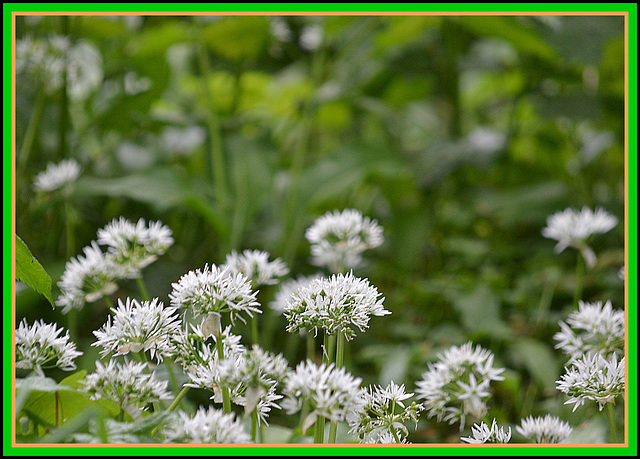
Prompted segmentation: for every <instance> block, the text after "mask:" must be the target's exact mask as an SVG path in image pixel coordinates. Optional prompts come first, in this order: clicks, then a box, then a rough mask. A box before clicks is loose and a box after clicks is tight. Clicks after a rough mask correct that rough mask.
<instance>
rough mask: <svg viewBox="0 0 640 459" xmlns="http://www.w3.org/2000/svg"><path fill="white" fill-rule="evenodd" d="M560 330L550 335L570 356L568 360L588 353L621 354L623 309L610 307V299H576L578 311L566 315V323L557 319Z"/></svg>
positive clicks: (622, 344) (622, 346) (623, 330)
mask: <svg viewBox="0 0 640 459" xmlns="http://www.w3.org/2000/svg"><path fill="white" fill-rule="evenodd" d="M559 325H560V329H561V331H560V332H558V333H556V334H555V335H554V337H553V338H554V339H555V340H556V341H558V344H556V346H555V347H556V349H561V350H562V351H563V352H564V353H565V354H567V355H569V356H570V357H571V360H569V362H570V363H571V362H573V361H574V360H575V359H577V358H579V357H581V356H582V355H584V354H587V353H589V352H591V353H597V352H599V353H602V354H603V356H604V357H608V356H609V355H610V354H612V353H618V354H622V353H623V349H624V334H625V329H624V311H622V310H620V309H617V310H613V308H612V307H611V302H610V301H607V302H606V303H605V304H604V306H603V305H602V301H598V302H596V303H586V302H583V301H580V302H579V304H578V310H577V311H574V312H572V313H571V314H569V317H568V318H567V322H566V323H565V322H562V321H560V322H559Z"/></svg>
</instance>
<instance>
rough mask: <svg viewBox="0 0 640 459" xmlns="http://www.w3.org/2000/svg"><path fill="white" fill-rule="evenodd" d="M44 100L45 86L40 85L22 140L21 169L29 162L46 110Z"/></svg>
mask: <svg viewBox="0 0 640 459" xmlns="http://www.w3.org/2000/svg"><path fill="white" fill-rule="evenodd" d="M44 101H45V97H44V88H43V87H42V86H40V87H39V88H38V91H37V92H36V100H35V102H34V103H33V111H32V112H31V117H30V118H29V124H28V125H27V130H26V131H25V133H24V140H23V141H22V145H21V146H20V153H19V156H18V168H19V169H20V170H21V171H22V170H24V168H25V166H26V164H27V161H28V159H29V154H30V153H31V148H32V147H33V141H34V140H35V138H36V133H37V131H38V126H39V125H40V119H41V118H42V112H43V111H44Z"/></svg>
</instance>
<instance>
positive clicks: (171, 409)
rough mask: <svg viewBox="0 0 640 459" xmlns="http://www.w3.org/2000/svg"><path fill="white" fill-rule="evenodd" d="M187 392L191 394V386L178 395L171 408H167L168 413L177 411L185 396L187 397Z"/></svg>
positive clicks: (185, 387) (184, 388)
mask: <svg viewBox="0 0 640 459" xmlns="http://www.w3.org/2000/svg"><path fill="white" fill-rule="evenodd" d="M187 392H189V386H184V387H183V388H182V390H181V391H180V393H178V395H177V396H176V398H175V399H173V402H171V405H169V408H167V413H171V412H172V411H173V410H175V409H176V407H177V406H178V405H179V404H180V402H181V401H182V399H183V398H184V396H185V395H187Z"/></svg>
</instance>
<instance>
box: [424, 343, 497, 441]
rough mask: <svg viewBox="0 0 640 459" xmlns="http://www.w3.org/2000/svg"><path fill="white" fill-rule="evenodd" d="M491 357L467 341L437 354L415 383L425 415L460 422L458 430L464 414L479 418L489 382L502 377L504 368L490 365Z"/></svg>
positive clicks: (482, 413) (463, 420) (463, 419)
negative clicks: (435, 360) (422, 402)
mask: <svg viewBox="0 0 640 459" xmlns="http://www.w3.org/2000/svg"><path fill="white" fill-rule="evenodd" d="M493 359H494V357H493V354H492V353H491V352H490V351H488V350H486V349H483V348H482V347H481V346H480V345H477V346H476V348H475V349H474V348H473V344H472V343H471V342H468V343H466V344H463V345H462V346H460V347H457V346H452V347H450V348H449V349H447V350H446V351H445V352H444V354H441V355H438V361H437V362H435V363H430V364H429V367H428V370H427V371H426V372H425V373H423V374H422V380H421V381H418V382H416V386H417V389H416V393H417V394H418V398H422V399H424V400H425V402H424V405H425V407H426V409H427V414H428V416H429V417H430V418H431V417H434V416H436V418H437V419H438V421H443V420H444V421H448V422H449V424H454V423H455V422H460V430H462V429H464V425H465V420H466V417H467V416H473V417H474V418H478V419H479V418H482V417H483V416H484V415H485V414H486V413H487V401H488V400H489V399H490V398H491V392H490V390H489V389H490V387H489V386H490V383H491V381H500V380H503V379H504V377H503V376H500V374H501V373H502V372H503V371H504V368H494V367H493Z"/></svg>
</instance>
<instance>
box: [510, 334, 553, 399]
mask: <svg viewBox="0 0 640 459" xmlns="http://www.w3.org/2000/svg"><path fill="white" fill-rule="evenodd" d="M510 346H511V347H510V349H509V355H510V357H511V360H512V361H513V362H514V363H515V364H517V365H522V366H523V367H524V368H526V369H527V371H528V372H529V373H530V374H531V376H532V377H533V379H534V380H535V381H536V383H537V384H540V385H541V386H542V387H544V388H554V387H555V381H556V380H557V379H558V378H559V375H560V368H559V366H558V364H557V360H556V356H555V354H554V353H553V352H552V351H551V349H550V346H549V345H548V344H544V343H541V342H540V341H536V340H533V339H530V338H519V339H517V340H514V342H512V343H511V345H510Z"/></svg>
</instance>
